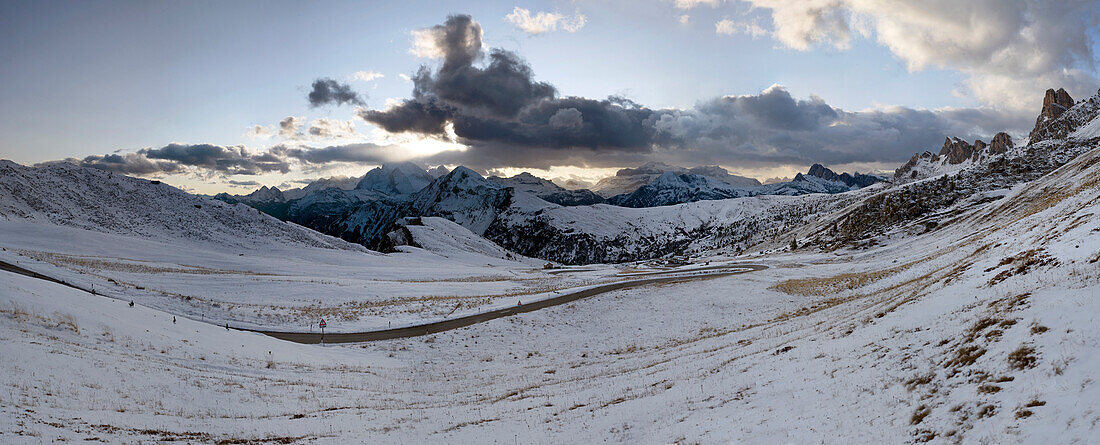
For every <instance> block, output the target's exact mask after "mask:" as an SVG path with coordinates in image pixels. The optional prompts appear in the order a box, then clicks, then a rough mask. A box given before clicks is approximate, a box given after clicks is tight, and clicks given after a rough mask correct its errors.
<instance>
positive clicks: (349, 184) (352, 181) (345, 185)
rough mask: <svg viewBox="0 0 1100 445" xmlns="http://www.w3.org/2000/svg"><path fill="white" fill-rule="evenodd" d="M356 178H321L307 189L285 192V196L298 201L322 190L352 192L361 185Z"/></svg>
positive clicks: (306, 187)
mask: <svg viewBox="0 0 1100 445" xmlns="http://www.w3.org/2000/svg"><path fill="white" fill-rule="evenodd" d="M360 179H361V178H357V177H355V176H333V177H330V178H321V179H318V180H316V181H313V182H310V183H309V184H306V186H305V187H301V188H293V189H287V190H284V191H283V196H284V197H285V198H286V199H287V200H291V199H298V198H301V197H303V196H306V195H308V194H310V193H313V192H319V191H321V190H325V189H330V188H337V189H340V190H352V189H354V188H355V185H356V184H359V180H360Z"/></svg>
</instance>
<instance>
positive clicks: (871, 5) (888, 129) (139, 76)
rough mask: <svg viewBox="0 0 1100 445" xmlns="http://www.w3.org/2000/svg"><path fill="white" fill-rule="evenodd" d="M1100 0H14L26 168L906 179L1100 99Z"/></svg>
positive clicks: (261, 177) (3, 110) (20, 155)
mask: <svg viewBox="0 0 1100 445" xmlns="http://www.w3.org/2000/svg"><path fill="white" fill-rule="evenodd" d="M1098 23H1100V0H1091V1H1079V0H1066V1H1057V2H1054V1H1040V0H973V1H965V0H951V1H940V0H929V1H922V2H902V1H899V0H803V1H794V0H744V1H741V0H729V1H726V0H652V1H644V0H636V1H627V0H602V1H595V0H592V1H587V0H575V1H533V2H516V1H507V2H503V1H486V2H461V3H458V2H452V1H416V0H409V1H403V2H381V1H379V2H308V3H306V2H278V1H274V2H248V1H234V2H215V1H210V2H203V1H196V2H152V1H135V2H120V1H102V2H75V1H74V2H52V1H51V2H10V1H4V2H0V95H2V97H3V98H4V100H3V101H2V102H0V135H3V136H2V137H0V158H3V159H11V160H14V161H16V162H20V163H24V164H39V163H48V162H57V161H67V162H74V163H77V164H81V165H86V166H90V167H96V168H104V169H111V170H115V171H119V172H122V173H126V174H133V175H138V176H144V177H149V178H158V179H162V180H165V181H168V182H170V183H172V184H173V185H177V186H180V187H182V188H184V189H187V190H191V191H196V192H200V193H216V192H220V191H229V192H231V193H242V192H247V191H248V190H250V189H253V188H256V187H258V186H260V185H269V186H280V188H287V187H293V186H300V185H302V184H303V183H304V182H306V181H308V180H311V179H315V178H318V177H326V176H333V175H353V176H360V175H362V174H363V173H365V172H366V171H367V170H368V169H370V168H372V167H374V166H377V165H379V164H381V163H384V162H392V161H406V160H408V161H414V162H417V163H419V164H421V165H423V166H425V167H430V166H436V165H447V166H455V165H467V166H469V167H471V168H474V169H475V170H478V171H481V172H484V173H487V174H488V173H492V174H508V175H510V174H516V173H519V172H521V171H530V172H532V173H535V174H537V175H540V176H544V177H548V178H552V179H560V180H564V179H576V180H579V181H581V183H583V182H586V181H587V182H591V181H594V180H596V179H598V178H599V177H601V176H605V175H609V174H613V173H614V172H615V171H616V170H617V169H618V168H624V167H634V166H637V165H640V164H642V163H645V162H666V163H670V164H675V165H682V166H688V167H690V166H695V165H721V166H723V167H724V168H726V169H728V170H730V171H731V172H733V173H735V174H741V175H744V176H752V177H756V178H758V179H761V180H763V179H767V178H770V177H782V176H793V174H794V173H795V172H797V171H804V170H805V169H806V168H807V167H808V166H809V165H810V164H812V163H823V164H825V165H827V166H830V167H832V168H834V169H836V170H838V171H840V170H843V171H852V170H859V171H870V170H878V171H889V170H892V169H893V168H895V167H896V166H897V165H899V164H901V163H903V162H904V161H905V160H906V159H908V158H909V157H910V156H911V155H912V154H913V153H915V152H918V151H924V150H932V151H935V150H938V149H939V146H940V145H942V141H943V139H944V137H946V136H958V137H962V138H965V139H968V140H973V139H975V138H982V139H984V140H987V141H988V139H989V138H990V137H991V136H992V135H993V134H994V133H996V132H998V131H1007V132H1008V133H1009V134H1011V135H1012V136H1013V137H1014V139H1016V140H1017V141H1019V140H1020V139H1022V138H1025V137H1026V133H1027V132H1028V131H1029V130H1030V126H1031V125H1032V124H1033V122H1034V119H1035V116H1036V115H1037V113H1038V111H1039V108H1040V106H1041V103H1042V96H1043V92H1044V91H1045V90H1046V89H1047V88H1058V87H1064V88H1066V89H1067V90H1068V91H1069V92H1070V94H1071V95H1072V96H1073V97H1074V98H1077V99H1080V98H1083V97H1087V96H1089V95H1092V94H1095V93H1096V90H1097V87H1100V80H1098V77H1100V75H1098V69H1100V68H1098V66H1100V62H1098V61H1097V55H1096V52H1095V48H1096V38H1097V37H1098V36H1100V31H1098V28H1100V25H1098Z"/></svg>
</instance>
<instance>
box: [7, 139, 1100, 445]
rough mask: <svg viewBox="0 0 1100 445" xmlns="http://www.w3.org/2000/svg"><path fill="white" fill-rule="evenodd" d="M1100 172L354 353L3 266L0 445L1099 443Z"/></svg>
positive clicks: (356, 348)
mask: <svg viewBox="0 0 1100 445" xmlns="http://www.w3.org/2000/svg"><path fill="white" fill-rule="evenodd" d="M1098 168H1100V151H1098V150H1096V149H1094V150H1091V151H1088V152H1086V153H1084V154H1082V155H1081V156H1079V157H1077V158H1076V159H1074V160H1072V161H1070V162H1069V163H1067V164H1066V165H1064V166H1063V167H1061V168H1060V169H1057V170H1056V171H1054V172H1053V173H1052V174H1050V175H1049V176H1046V177H1044V178H1041V179H1039V180H1037V181H1035V182H1033V183H1030V184H1027V185H1024V186H1021V187H1018V188H1017V189H1015V190H1013V191H1012V192H1010V193H1008V194H1006V195H1005V196H1004V198H1003V199H1001V200H1000V201H997V202H987V203H985V204H982V205H981V206H979V207H976V208H974V209H972V210H969V211H967V212H965V213H964V214H960V215H957V217H958V221H957V223H954V224H950V225H948V226H947V227H945V228H944V229H943V230H941V231H937V232H931V233H926V234H923V235H917V236H913V237H908V238H905V239H900V240H894V241H891V242H887V243H885V244H881V245H878V246H875V247H873V248H870V249H858V250H842V251H838V252H835V253H834V252H815V251H806V250H801V251H797V252H793V253H785V254H782V255H774V254H772V255H769V256H762V257H755V258H741V260H742V261H746V260H748V261H756V262H764V263H767V264H768V265H770V266H771V268H769V269H767V270H764V271H761V272H759V273H754V274H747V275H738V276H732V277H726V278H716V279H709V280H701V281H694V282H685V283H677V284H674V285H662V286H651V287H646V288H640V289H632V290H628V291H617V292H612V293H608V294H604V295H600V296H595V297H592V298H588V299H583V300H578V301H576V302H574V303H571V304H569V305H564V306H557V307H552V308H548V309H545V310H541V311H537V312H531V313H527V314H522V315H518V316H514V317H508V318H502V319H497V320H493V321H490V322H486V323H482V324H478V325H475V326H471V327H469V328H464V329H458V330H453V331H447V332H443V333H439V334H434V335H430V336H426V337H416V338H409V339H399V340H389V341H381V342H372V343H364V344H351V345H347V346H338V345H330V346H327V347H324V348H321V347H316V346H303V345H295V344H289V343H283V342H277V341H275V340H273V339H270V338H266V337H262V336H259V335H256V334H250V333H243V332H238V331H226V330H225V329H222V328H220V327H217V326H210V325H208V324H204V323H199V322H195V321H192V320H189V319H186V318H180V320H179V322H178V323H172V321H171V319H172V316H173V314H172V313H169V312H161V311H157V310H153V309H149V308H147V307H144V306H142V305H138V306H136V307H134V308H129V307H127V306H126V305H125V304H124V303H122V302H112V300H107V299H102V298H100V297H94V296H90V295H88V294H84V293H80V292H78V291H75V290H72V289H69V288H65V287H61V286H58V285H55V284H52V283H47V282H44V281H40V280H34V279H31V278H27V277H22V276H15V275H10V274H7V272H0V274H4V275H3V279H0V307H3V308H4V312H3V315H2V316H0V357H19V358H20V359H19V360H0V372H2V373H3V374H4V375H6V376H8V377H9V378H8V379H7V380H6V382H7V386H6V387H5V390H6V391H5V392H4V394H5V396H4V403H3V404H0V410H2V414H0V419H2V420H0V431H3V433H4V436H3V437H4V441H5V442H40V441H44V440H45V439H49V440H50V441H59V440H77V439H86V440H90V438H97V439H98V440H101V441H108V442H124V441H150V442H152V441H169V440H172V441H194V442H218V441H224V442H227V443H230V442H246V441H256V442H263V441H266V442H294V441H302V442H318V443H326V442H331V443H337V442H347V441H357V440H362V438H364V437H369V438H370V439H371V440H372V441H379V442H416V441H423V440H426V438H431V439H430V440H434V441H442V442H502V443H507V442H508V441H513V442H514V441H517V440H518V439H519V438H521V437H522V438H524V439H529V440H531V441H542V442H548V443H557V442H577V441H581V442H597V441H613V442H630V443H641V442H647V443H649V442H652V443H674V442H699V443H726V442H747V443H788V442H792V443H821V442H826V443H828V442H830V441H833V440H836V439H837V438H838V437H843V438H844V440H845V441H851V442H858V443H878V442H884V443H910V442H933V443H938V442H962V443H972V442H973V443H981V442H989V443H1041V442H1044V441H1051V440H1052V438H1053V437H1056V438H1057V441H1058V442H1066V443H1089V442H1090V441H1091V439H1092V438H1093V437H1096V435H1097V434H1100V426H1098V425H1100V423H1098V422H1097V415H1096V412H1097V411H1098V410H1100V406H1097V402H1096V401H1097V400H1100V385H1097V383H1096V381H1095V375H1096V370H1097V369H1100V361H1098V359H1097V357H1100V346H1098V345H1100V334H1098V333H1097V330H1096V329H1094V325H1095V320H1094V318H1095V315H1094V314H1096V313H1097V312H1098V311H1100V303H1098V302H1100V300H1097V299H1096V298H1095V295H1094V293H1095V289H1097V288H1098V286H1100V275H1097V270H1098V269H1097V264H1098V263H1097V262H1098V261H1100V246H1098V245H1097V242H1096V239H1097V235H1096V234H1097V233H1098V232H1100V221H1098V220H1097V219H1096V218H1090V217H1088V215H1095V214H1098V213H1100V184H1098V183H1097V181H1096V179H1097V178H1100V170H1098ZM840 196H843V195H840ZM808 198H809V197H795V198H791V197H768V198H765V199H773V200H799V199H808ZM735 201H736V200H735ZM717 203H720V202H704V203H698V204H697V205H700V206H707V205H714V204H717ZM677 207H691V206H677ZM562 209H565V210H563V211H577V210H578V208H562ZM624 210H626V211H634V210H633V209H624ZM637 211H640V210H637ZM23 239H27V236H24V237H23ZM48 241H49V240H48V239H43V240H41V241H40V242H48ZM838 254H839V255H838ZM721 258H723V257H714V259H715V260H716V261H718V260H720V259H721ZM708 259H709V257H708ZM288 266H289V263H288ZM423 270H424V273H425V274H429V276H430V274H434V273H435V271H437V270H440V269H436V268H423ZM472 278H473V277H471V281H472ZM475 285H484V283H483V282H476V283H475ZM149 375H156V376H157V378H156V379H149V378H148V376H149ZM730 419H736V420H737V421H730Z"/></svg>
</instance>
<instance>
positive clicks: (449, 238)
mask: <svg viewBox="0 0 1100 445" xmlns="http://www.w3.org/2000/svg"><path fill="white" fill-rule="evenodd" d="M399 224H400V225H401V227H403V228H404V229H405V230H407V231H408V235H410V237H411V239H409V240H406V241H408V242H410V243H411V244H415V246H416V247H409V246H404V247H400V248H399V249H401V250H402V251H410V249H416V248H421V249H424V250H427V251H429V252H432V253H434V254H437V255H439V256H442V257H444V258H464V259H465V261H464V262H466V263H470V264H476V263H477V262H479V261H486V260H487V259H499V260H505V262H504V264H511V265H515V263H516V262H520V263H524V264H529V265H531V266H535V267H541V266H542V265H543V264H545V263H546V262H545V261H542V260H537V259H534V258H527V257H523V256H520V255H516V254H513V253H512V252H509V251H507V250H505V249H504V248H502V247H500V246H498V245H496V244H493V243H492V242H490V241H488V240H486V239H485V238H482V237H480V236H477V235H476V234H474V233H473V232H471V231H470V229H467V228H465V227H462V226H460V225H458V224H457V223H455V222H453V221H451V220H448V219H445V218H439V217H424V218H405V219H404V220H403V221H399ZM500 263H502V262H501V261H493V262H492V263H491V264H500Z"/></svg>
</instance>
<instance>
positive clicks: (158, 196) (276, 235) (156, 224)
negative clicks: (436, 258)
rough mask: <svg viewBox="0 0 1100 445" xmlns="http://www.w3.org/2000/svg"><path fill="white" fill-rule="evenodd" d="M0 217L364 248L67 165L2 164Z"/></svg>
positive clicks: (211, 238)
mask: <svg viewBox="0 0 1100 445" xmlns="http://www.w3.org/2000/svg"><path fill="white" fill-rule="evenodd" d="M0 217H3V218H4V219H7V220H26V221H34V222H42V223H50V224H57V225H62V226H68V227H77V228H82V229H87V230H93V231H100V232H105V233H115V234H122V235H136V236H141V237H146V238H154V239H161V238H177V239H182V240H189V241H199V242H203V243H207V244H212V245H222V246H235V247H242V248H248V247H250V246H256V245H263V244H269V243H271V242H279V243H284V244H289V245H299V246H309V247H324V248H330V249H346V250H354V251H363V250H364V249H363V248H362V247H361V246H356V245H354V244H350V243H347V242H344V241H341V240H338V239H335V238H332V237H330V236H327V235H322V234H320V233H317V232H314V231H312V230H309V229H306V228H304V227H301V226H298V225H295V224H289V223H285V222H282V221H279V220H278V219H275V218H273V217H271V216H268V215H266V214H263V213H260V212H259V211H257V210H255V209H253V208H251V207H248V206H245V205H230V204H226V203H224V202H221V201H217V200H213V199H208V198H203V197H199V196H195V195H192V194H189V193H186V192H184V191H182V190H179V189H177V188H175V187H172V186H169V185H167V184H162V183H160V182H158V181H148V180H144V179H137V178H131V177H128V176H123V175H117V174H113V173H110V172H107V171H103V170H97V169H91V168H81V167H77V166H75V165H72V164H68V163H58V164H53V165H50V166H46V167H38V168H35V167H25V166H22V165H19V164H16V163H14V162H11V161H0Z"/></svg>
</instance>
